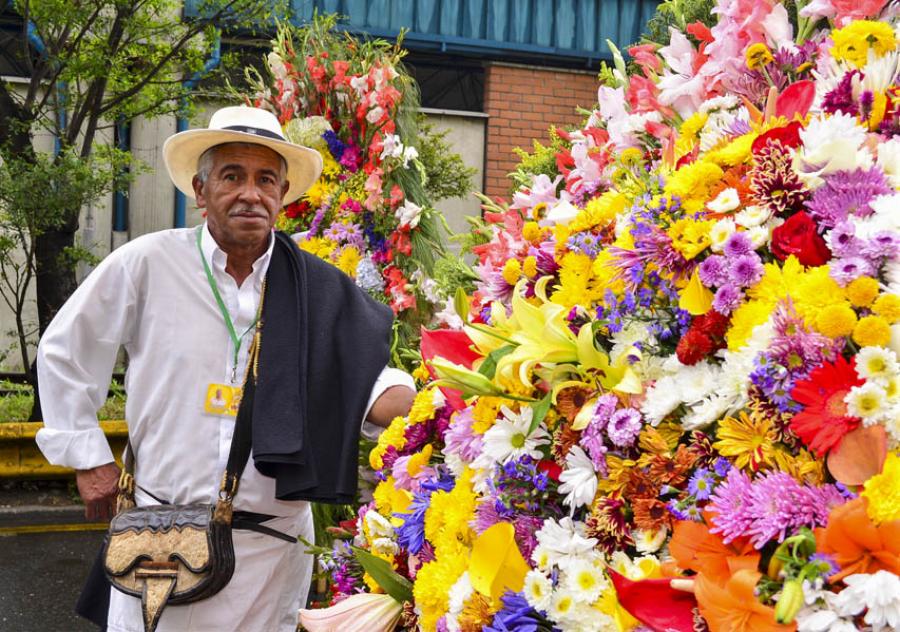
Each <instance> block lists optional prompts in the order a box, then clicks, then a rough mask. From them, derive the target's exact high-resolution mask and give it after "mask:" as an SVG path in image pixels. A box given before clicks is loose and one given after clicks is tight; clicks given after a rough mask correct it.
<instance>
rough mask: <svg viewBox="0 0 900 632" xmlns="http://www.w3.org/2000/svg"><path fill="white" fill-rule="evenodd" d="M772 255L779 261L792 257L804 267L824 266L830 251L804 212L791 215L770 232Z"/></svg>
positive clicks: (813, 223)
mask: <svg viewBox="0 0 900 632" xmlns="http://www.w3.org/2000/svg"><path fill="white" fill-rule="evenodd" d="M772 254H773V255H775V256H776V257H777V258H778V259H779V260H780V261H784V260H785V259H787V258H788V257H789V256H791V255H794V256H795V257H797V259H798V260H799V261H800V263H802V264H803V265H805V266H820V265H824V264H825V263H827V262H828V260H829V259H831V251H830V250H828V246H827V245H826V244H825V240H824V239H822V236H821V235H819V233H817V232H816V223H815V221H813V218H812V217H810V216H809V215H807V213H806V212H805V211H800V212H799V213H796V214H794V215H792V216H791V217H790V218H788V220H787V221H786V222H785V223H784V224H782V225H781V226H779V227H778V228H776V229H775V230H773V231H772Z"/></svg>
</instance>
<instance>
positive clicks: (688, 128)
mask: <svg viewBox="0 0 900 632" xmlns="http://www.w3.org/2000/svg"><path fill="white" fill-rule="evenodd" d="M708 119H709V115H708V114H707V113H706V112H694V113H693V114H691V115H690V116H689V117H688V118H686V119H685V120H684V122H683V123H682V124H681V127H680V128H679V129H678V140H677V141H675V154H676V155H677V156H678V157H679V158H680V157H681V156H684V155H685V154H688V153H690V152H691V150H693V149H694V144H695V142H696V140H697V134H699V133H700V130H702V129H703V126H704V125H706V121H707V120H708Z"/></svg>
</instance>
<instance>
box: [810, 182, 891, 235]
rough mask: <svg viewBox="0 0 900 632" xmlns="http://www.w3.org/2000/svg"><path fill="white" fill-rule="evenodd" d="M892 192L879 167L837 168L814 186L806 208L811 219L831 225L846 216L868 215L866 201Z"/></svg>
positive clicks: (868, 208)
mask: <svg viewBox="0 0 900 632" xmlns="http://www.w3.org/2000/svg"><path fill="white" fill-rule="evenodd" d="M892 192H893V188H892V187H891V186H890V185H889V184H888V182H887V179H886V178H885V177H884V173H882V171H881V170H880V169H856V170H854V171H837V172H835V173H833V174H831V175H829V176H828V177H827V178H826V179H825V184H823V185H822V186H821V187H819V188H818V189H816V191H815V193H813V195H812V198H810V200H809V202H807V208H808V209H809V214H810V215H811V216H812V217H813V219H815V220H816V221H817V222H818V223H819V224H821V225H823V226H825V227H827V228H831V227H832V226H834V225H835V224H837V223H838V222H840V221H841V220H844V219H847V218H848V217H853V216H856V217H867V216H869V215H871V214H872V208H871V207H870V206H869V202H871V201H872V199H873V198H875V197H876V196H879V195H886V194H888V193H892Z"/></svg>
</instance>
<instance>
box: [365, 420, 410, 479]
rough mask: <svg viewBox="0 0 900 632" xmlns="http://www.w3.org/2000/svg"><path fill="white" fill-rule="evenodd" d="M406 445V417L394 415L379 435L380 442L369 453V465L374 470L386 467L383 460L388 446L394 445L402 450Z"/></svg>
mask: <svg viewBox="0 0 900 632" xmlns="http://www.w3.org/2000/svg"><path fill="white" fill-rule="evenodd" d="M405 445H406V419H404V418H403V417H394V419H393V420H392V421H391V424H390V425H389V426H388V427H387V428H386V429H385V431H384V432H382V433H381V434H380V435H379V436H378V443H377V444H376V445H375V447H374V448H372V451H371V452H370V453H369V465H371V466H372V469H373V470H380V469H381V468H382V467H384V462H383V461H382V460H381V459H382V457H383V456H384V453H385V451H386V450H387V449H388V447H390V446H393V447H395V448H397V449H398V450H401V449H402V448H403V446H405Z"/></svg>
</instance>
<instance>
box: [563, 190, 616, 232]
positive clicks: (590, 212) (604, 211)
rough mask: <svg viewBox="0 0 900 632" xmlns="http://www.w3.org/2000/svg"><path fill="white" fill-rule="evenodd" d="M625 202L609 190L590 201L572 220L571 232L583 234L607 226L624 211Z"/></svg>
mask: <svg viewBox="0 0 900 632" xmlns="http://www.w3.org/2000/svg"><path fill="white" fill-rule="evenodd" d="M627 201H628V198H626V197H625V196H624V195H622V194H621V193H619V192H618V191H614V190H609V191H607V192H606V193H604V194H603V195H601V196H600V197H595V198H593V199H591V200H590V201H589V202H588V203H587V204H585V206H584V209H583V210H582V211H581V212H580V213H579V214H578V215H577V216H576V217H575V219H574V220H572V223H571V228H572V230H574V231H576V232H583V231H587V230H591V229H592V228H594V227H597V226H599V227H601V228H603V227H605V226H608V225H609V224H611V223H612V222H613V221H615V219H616V216H617V215H619V213H621V212H622V211H624V210H625V204H626V203H627Z"/></svg>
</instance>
